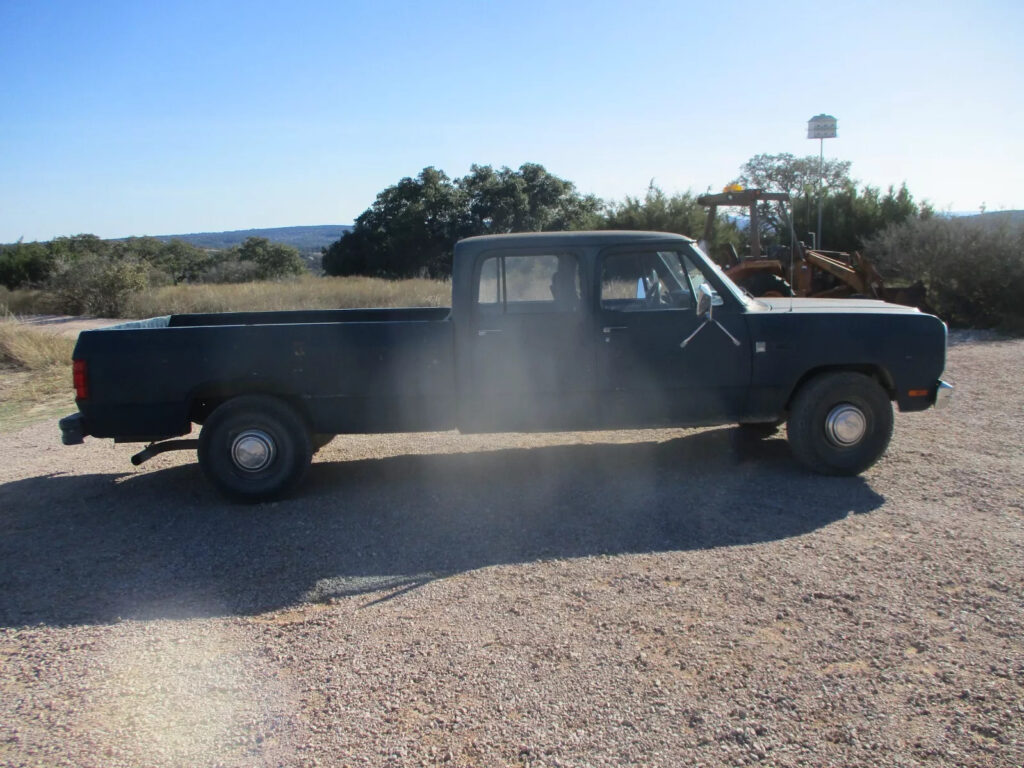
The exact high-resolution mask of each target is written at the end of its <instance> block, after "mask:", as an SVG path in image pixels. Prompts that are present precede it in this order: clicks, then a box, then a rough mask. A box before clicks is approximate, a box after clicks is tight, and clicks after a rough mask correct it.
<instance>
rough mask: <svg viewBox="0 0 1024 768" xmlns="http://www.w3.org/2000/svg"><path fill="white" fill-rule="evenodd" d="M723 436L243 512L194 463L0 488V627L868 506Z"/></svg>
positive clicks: (438, 464) (410, 479) (402, 574)
mask: <svg viewBox="0 0 1024 768" xmlns="http://www.w3.org/2000/svg"><path fill="white" fill-rule="evenodd" d="M735 438H736V430H734V429H719V430H711V431H703V432H697V433H694V434H692V435H686V436H684V437H681V438H678V439H674V440H670V441H667V442H661V443H655V442H640V443H628V444H596V445H564V446H554V447H535V448H524V449H500V450H493V451H482V452H476V453H463V454H440V453H431V454H419V455H404V456H397V457H390V458H382V459H366V460H356V461H340V462H323V461H318V462H316V463H314V465H313V467H312V468H311V471H310V474H309V476H308V477H307V479H306V482H305V484H304V485H303V486H302V488H301V489H300V490H299V492H298V494H297V495H296V496H295V497H294V498H291V499H288V500H286V501H281V502H277V503H274V504H264V505H259V506H254V507H244V506H234V505H231V504H228V503H225V502H223V501H222V500H221V499H220V498H219V497H218V496H216V495H215V494H214V492H213V491H212V490H210V489H209V488H208V486H207V485H206V483H205V481H204V479H203V478H202V475H201V473H200V471H199V469H198V467H197V466H196V465H195V464H190V465H185V466H178V467H174V468H170V469H164V470H160V469H157V470H155V471H154V470H150V471H147V472H142V473H130V472H129V473H125V474H93V475H51V476H45V477H35V478H29V479H25V480H19V481H15V482H12V483H8V484H6V485H3V486H0V626H8V627H12V626H23V625H29V624H36V623H44V624H48V625H68V624H80V623H106V622H113V621H117V620H119V619H140V620H149V619H160V618H166V619H179V618H188V617H205V616H224V615H253V614H258V613H263V612H266V611H270V610H275V609H280V608H284V607H287V606H291V605H294V604H296V603H299V602H302V601H306V600H327V599H330V598H331V597H336V596H343V595H353V594H369V593H376V592H379V591H381V590H385V592H382V593H381V595H383V596H384V597H388V596H391V595H394V594H399V593H401V591H403V590H407V589H412V588H415V587H417V586H419V585H422V584H424V583H427V582H429V581H431V580H433V579H438V578H444V577H446V576H450V575H453V574H457V573H460V572H463V571H468V570H473V569H477V568H483V567H486V566H491V565H500V564H515V563H528V562H533V561H537V560H542V559H548V558H575V557H585V556H591V555H622V554H629V553H645V552H666V551H682V550H706V549H714V548H716V547H727V546H733V545H738V544H755V543H758V542H768V541H775V540H779V539H785V538H788V537H792V536H799V535H801V534H804V533H807V532H809V531H813V530H815V529H817V528H820V527H822V526H825V525H828V524H829V523H831V522H833V521H835V520H839V519H841V518H843V517H845V516H847V515H849V514H851V513H865V512H870V511H871V510H874V509H877V508H878V507H880V506H881V505H882V504H883V503H884V499H883V497H882V496H880V495H879V494H878V493H876V492H875V491H873V490H872V489H871V488H870V486H869V485H868V484H867V483H866V482H865V481H864V480H863V479H861V478H827V477H819V476H816V475H811V474H808V473H806V472H804V471H802V470H800V469H798V468H797V466H796V464H795V463H794V461H793V460H792V458H791V457H790V454H789V449H788V447H787V446H786V444H785V442H784V441H782V440H779V439H772V440H767V441H763V442H759V443H750V444H743V445H742V446H741V447H740V448H737V446H736V444H735ZM342 439H343V438H342ZM388 590H390V591H388Z"/></svg>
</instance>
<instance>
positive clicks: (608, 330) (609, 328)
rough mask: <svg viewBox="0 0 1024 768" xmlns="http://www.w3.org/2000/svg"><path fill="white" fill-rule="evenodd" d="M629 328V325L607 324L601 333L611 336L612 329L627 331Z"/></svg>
mask: <svg viewBox="0 0 1024 768" xmlns="http://www.w3.org/2000/svg"><path fill="white" fill-rule="evenodd" d="M627 328H629V326H628V325H606V326H605V327H604V328H602V329H601V333H603V334H604V335H605V336H609V335H611V332H612V331H625V330H626V329H627Z"/></svg>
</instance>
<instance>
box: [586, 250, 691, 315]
mask: <svg viewBox="0 0 1024 768" xmlns="http://www.w3.org/2000/svg"><path fill="white" fill-rule="evenodd" d="M692 266H693V265H692V264H690V263H689V261H688V260H687V259H685V257H684V256H682V255H681V254H679V253H677V252H676V251H626V252H617V253H610V254H607V255H605V257H604V258H603V259H602V260H601V307H602V308H603V309H611V310H615V311H619V312H647V311H651V310H659V309H692V308H693V307H694V303H693V296H694V293H693V291H694V288H693V287H692V286H691V277H690V275H689V270H690V269H691V268H692Z"/></svg>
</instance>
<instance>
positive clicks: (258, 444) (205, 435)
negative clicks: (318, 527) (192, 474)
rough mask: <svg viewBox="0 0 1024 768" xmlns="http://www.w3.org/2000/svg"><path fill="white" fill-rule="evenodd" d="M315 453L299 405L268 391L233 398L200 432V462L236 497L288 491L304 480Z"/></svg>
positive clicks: (220, 487) (219, 485)
mask: <svg viewBox="0 0 1024 768" xmlns="http://www.w3.org/2000/svg"><path fill="white" fill-rule="evenodd" d="M312 453H313V450H312V445H311V441H310V436H309V432H308V430H307V429H306V425H305V423H304V422H303V421H302V419H301V418H300V417H299V415H298V414H297V413H296V412H295V410H294V409H293V408H292V407H291V406H289V405H288V404H287V403H285V402H284V401H282V400H279V399H277V398H275V397H267V396H264V395H244V396H242V397H236V398H233V399H231V400H228V401H227V402H225V403H223V404H222V405H220V406H219V407H218V408H217V409H216V410H215V411H214V412H213V413H212V414H210V417H209V418H208V419H207V420H206V423H205V424H204V425H203V430H202V432H200V433H199V466H200V467H202V469H203V472H204V473H205V474H206V476H207V478H209V480H210V481H211V482H212V483H213V484H214V485H215V486H216V487H217V489H218V490H219V491H220V492H221V493H223V494H224V495H225V496H227V497H228V498H231V499H234V500H236V501H245V502H256V501H265V500H267V499H272V498H277V497H279V496H283V495H284V494H286V493H287V492H288V491H290V490H292V489H293V488H294V487H295V486H296V485H297V484H298V483H299V481H300V480H301V479H302V476H303V475H304V474H305V472H306V469H307V468H308V467H309V464H310V461H311V458H312Z"/></svg>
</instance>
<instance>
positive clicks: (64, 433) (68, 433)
mask: <svg viewBox="0 0 1024 768" xmlns="http://www.w3.org/2000/svg"><path fill="white" fill-rule="evenodd" d="M88 434H89V430H88V429H87V428H86V426H85V418H84V417H83V416H82V414H80V413H73V414H71V415H70V416H65V417H64V418H63V419H61V420H60V441H61V442H62V443H64V445H78V444H79V443H82V442H84V441H85V436H86V435H88Z"/></svg>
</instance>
